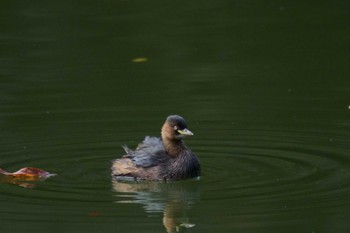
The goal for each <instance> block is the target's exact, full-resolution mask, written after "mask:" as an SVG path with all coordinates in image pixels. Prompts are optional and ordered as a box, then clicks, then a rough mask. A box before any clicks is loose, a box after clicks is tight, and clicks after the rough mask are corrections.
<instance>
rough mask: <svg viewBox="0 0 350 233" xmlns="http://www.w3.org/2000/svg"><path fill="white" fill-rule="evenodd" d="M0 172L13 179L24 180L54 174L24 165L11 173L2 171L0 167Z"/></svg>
mask: <svg viewBox="0 0 350 233" xmlns="http://www.w3.org/2000/svg"><path fill="white" fill-rule="evenodd" d="M0 174H3V175H5V176H7V177H9V178H13V179H15V180H24V181H35V180H39V179H46V178H49V177H51V176H55V175H56V174H53V173H50V172H47V171H44V170H42V169H39V168H35V167H24V168H22V169H19V170H18V171H16V172H13V173H12V172H7V171H4V170H2V169H1V168H0Z"/></svg>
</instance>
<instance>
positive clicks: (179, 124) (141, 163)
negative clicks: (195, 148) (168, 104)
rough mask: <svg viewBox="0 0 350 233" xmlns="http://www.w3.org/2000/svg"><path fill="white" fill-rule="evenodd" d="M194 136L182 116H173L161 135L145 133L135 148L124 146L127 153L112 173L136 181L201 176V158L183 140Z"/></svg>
mask: <svg viewBox="0 0 350 233" xmlns="http://www.w3.org/2000/svg"><path fill="white" fill-rule="evenodd" d="M192 135H193V133H192V132H191V131H190V130H188V129H187V125H186V122H185V119H184V118H183V117H181V116H179V115H170V116H168V117H167V118H166V120H165V123H164V124H163V126H162V129H161V138H158V137H150V136H146V137H145V139H144V140H143V141H142V142H141V143H140V144H139V145H138V146H137V148H136V149H135V150H131V149H129V148H128V147H127V146H124V147H123V148H124V150H125V152H126V155H124V156H123V157H122V158H120V159H116V160H114V161H113V165H112V175H113V176H114V177H116V178H117V179H125V178H126V179H128V178H131V179H135V180H179V179H187V178H193V177H199V176H200V171H201V169H200V164H199V160H198V158H197V156H196V155H195V154H194V153H193V152H192V151H191V150H190V149H188V148H187V147H186V145H185V143H184V142H183V139H184V138H185V137H187V136H192Z"/></svg>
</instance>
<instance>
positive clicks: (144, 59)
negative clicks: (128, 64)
mask: <svg viewBox="0 0 350 233" xmlns="http://www.w3.org/2000/svg"><path fill="white" fill-rule="evenodd" d="M131 61H132V62H135V63H141V62H147V61H148V58H147V57H135V58H134V59H132V60H131Z"/></svg>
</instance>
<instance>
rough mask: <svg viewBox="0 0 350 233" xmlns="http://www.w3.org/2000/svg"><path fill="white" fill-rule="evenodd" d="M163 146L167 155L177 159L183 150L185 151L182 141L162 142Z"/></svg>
mask: <svg viewBox="0 0 350 233" xmlns="http://www.w3.org/2000/svg"><path fill="white" fill-rule="evenodd" d="M163 145H164V147H165V150H166V151H167V152H168V154H169V155H170V156H172V157H177V156H178V155H180V154H181V152H182V151H183V150H185V149H186V146H185V144H184V143H183V141H182V140H168V139H165V140H163Z"/></svg>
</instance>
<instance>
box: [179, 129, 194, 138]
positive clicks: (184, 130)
mask: <svg viewBox="0 0 350 233" xmlns="http://www.w3.org/2000/svg"><path fill="white" fill-rule="evenodd" d="M177 132H178V133H179V134H181V135H186V136H192V135H193V133H192V132H191V131H189V130H188V129H182V130H181V129H179V130H177Z"/></svg>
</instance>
